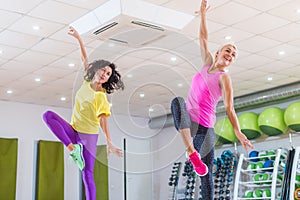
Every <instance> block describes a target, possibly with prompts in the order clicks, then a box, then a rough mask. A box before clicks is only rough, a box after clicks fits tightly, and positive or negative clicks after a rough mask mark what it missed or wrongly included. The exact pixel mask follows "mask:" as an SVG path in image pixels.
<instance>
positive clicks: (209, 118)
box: [186, 66, 224, 128]
mask: <svg viewBox="0 0 300 200" xmlns="http://www.w3.org/2000/svg"><path fill="white" fill-rule="evenodd" d="M209 68H210V66H204V67H203V68H202V70H201V71H200V72H199V73H197V74H196V75H195V76H194V77H193V80H192V85H191V88H190V91H189V95H188V98H187V102H186V107H187V111H188V113H189V114H190V117H191V120H192V121H194V122H197V123H198V124H201V125H202V126H204V127H207V128H213V127H214V124H215V121H216V106H217V104H218V101H219V100H220V98H221V96H222V90H221V87H220V84H219V78H220V76H221V75H222V74H223V73H224V72H216V73H213V74H208V73H207V70H208V69H209Z"/></svg>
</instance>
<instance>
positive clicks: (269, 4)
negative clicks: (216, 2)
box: [236, 0, 290, 11]
mask: <svg viewBox="0 0 300 200" xmlns="http://www.w3.org/2000/svg"><path fill="white" fill-rule="evenodd" d="M236 1H237V2H240V3H242V4H244V5H245V6H250V7H252V8H255V9H257V10H261V11H268V10H270V9H272V8H275V7H279V8H281V7H283V6H284V5H285V4H286V3H287V2H288V1H290V0H263V1H261V0H250V1H249V0H236Z"/></svg>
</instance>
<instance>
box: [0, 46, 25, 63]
mask: <svg viewBox="0 0 300 200" xmlns="http://www.w3.org/2000/svg"><path fill="white" fill-rule="evenodd" d="M24 51H25V49H20V48H16V47H10V46H6V45H1V44H0V52H1V53H0V58H2V59H7V60H9V59H13V58H14V57H15V56H18V55H19V54H21V53H23V52H24Z"/></svg>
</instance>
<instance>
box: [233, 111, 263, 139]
mask: <svg viewBox="0 0 300 200" xmlns="http://www.w3.org/2000/svg"><path fill="white" fill-rule="evenodd" d="M257 119H258V114H256V113H254V112H246V113H243V114H241V115H239V117H238V120H239V123H240V128H241V131H242V132H243V133H244V134H245V135H246V136H247V138H248V139H249V140H251V139H255V138H258V137H260V136H261V134H262V133H261V130H260V128H259V126H258V122H257Z"/></svg>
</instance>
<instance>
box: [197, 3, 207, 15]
mask: <svg viewBox="0 0 300 200" xmlns="http://www.w3.org/2000/svg"><path fill="white" fill-rule="evenodd" d="M209 8H210V6H208V5H207V0H202V1H201V6H200V10H197V11H195V14H196V15H199V14H201V16H203V15H205V14H206V12H207V10H208V9H209Z"/></svg>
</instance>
